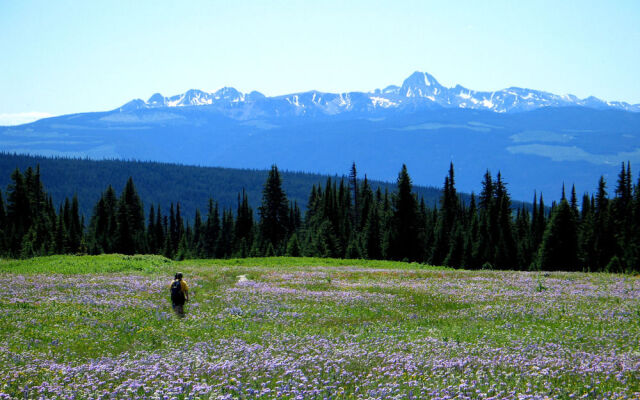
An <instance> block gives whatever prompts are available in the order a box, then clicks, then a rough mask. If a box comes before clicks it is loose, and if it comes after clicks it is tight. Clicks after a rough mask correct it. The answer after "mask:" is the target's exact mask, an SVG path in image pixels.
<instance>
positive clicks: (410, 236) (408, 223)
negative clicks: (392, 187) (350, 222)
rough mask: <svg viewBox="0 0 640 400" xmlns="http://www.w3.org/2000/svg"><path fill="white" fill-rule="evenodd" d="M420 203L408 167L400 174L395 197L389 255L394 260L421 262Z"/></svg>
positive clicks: (404, 167)
mask: <svg viewBox="0 0 640 400" xmlns="http://www.w3.org/2000/svg"><path fill="white" fill-rule="evenodd" d="M418 221H419V218H418V203H417V200H416V197H415V195H414V193H413V191H412V185H411V178H410V177H409V173H408V172H407V166H406V165H404V164H403V165H402V169H401V170H400V172H399V174H398V183H397V192H396V193H395V194H394V196H393V216H392V223H391V229H392V231H391V237H390V240H391V241H390V243H389V253H390V254H389V255H390V257H391V258H392V259H396V260H403V259H405V258H406V259H408V260H410V261H417V260H420V258H421V255H422V252H421V247H420V244H421V243H422V239H423V236H422V235H421V227H419V226H418Z"/></svg>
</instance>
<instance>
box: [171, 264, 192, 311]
mask: <svg viewBox="0 0 640 400" xmlns="http://www.w3.org/2000/svg"><path fill="white" fill-rule="evenodd" d="M187 301H189V286H188V285H187V282H185V281H184V280H183V279H182V273H180V272H178V273H176V275H175V277H174V279H173V282H171V304H172V305H173V311H174V312H175V313H176V315H177V316H178V317H180V318H183V317H184V303H185V302H187Z"/></svg>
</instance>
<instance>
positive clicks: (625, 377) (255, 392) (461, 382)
mask: <svg viewBox="0 0 640 400" xmlns="http://www.w3.org/2000/svg"><path fill="white" fill-rule="evenodd" d="M177 270H181V271H182V272H183V273H184V274H185V280H186V281H187V282H188V283H189V285H190V286H191V289H192V301H191V302H190V303H188V304H187V306H186V307H185V308H186V312H187V317H186V318H185V319H182V320H180V319H178V318H176V317H175V316H174V315H173V313H172V310H171V306H170V303H169V291H168V285H169V283H170V280H171V278H172V276H173V273H174V272H176V271H177ZM239 276H244V277H245V278H246V280H245V279H239V278H238V277H239ZM0 280H2V282H3V283H4V284H3V288H4V289H3V290H4V294H3V295H2V296H0V382H1V384H0V398H28V399H32V398H33V399H36V398H76V399H78V398H80V399H85V398H87V399H97V398H112V397H115V398H140V399H143V398H177V399H183V398H185V399H186V398H265V399H266V398H300V399H302V398H305V399H307V398H319V399H323V398H362V399H375V398H442V399H445V398H461V399H462V398H469V399H476V398H477V399H483V398H492V397H493V398H514V399H515V398H519V399H522V398H532V399H533V398H546V397H550V398H572V397H580V396H586V398H621V399H624V398H628V399H631V398H638V397H639V396H640V372H639V371H640V348H639V346H640V300H639V299H640V279H639V278H638V277H634V276H625V275H613V274H583V273H551V274H547V275H546V276H545V275H543V274H541V273H537V272H510V271H463V270H448V269H443V268H435V267H428V266H424V265H418V264H406V263H393V262H373V261H361V260H321V259H302V258H300V259H296V258H265V259H246V260H194V261H184V262H179V263H178V262H173V261H170V260H167V259H164V258H162V257H156V256H134V257H127V256H120V255H109V256H96V257H88V256H83V257H73V256H68V257H63V256H59V257H45V258H38V259H32V260H23V261H0Z"/></svg>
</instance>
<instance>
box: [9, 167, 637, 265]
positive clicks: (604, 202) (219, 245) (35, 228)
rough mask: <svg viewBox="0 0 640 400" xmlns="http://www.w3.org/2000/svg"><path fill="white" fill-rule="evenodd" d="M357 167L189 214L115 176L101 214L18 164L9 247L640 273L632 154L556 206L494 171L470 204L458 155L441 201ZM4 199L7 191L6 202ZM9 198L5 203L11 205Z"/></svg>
mask: <svg viewBox="0 0 640 400" xmlns="http://www.w3.org/2000/svg"><path fill="white" fill-rule="evenodd" d="M358 176H359V175H358V172H357V169H356V166H355V164H354V165H353V166H352V168H351V171H350V174H349V175H348V177H344V178H326V180H325V181H324V182H323V183H322V184H317V185H316V184H313V185H312V186H311V189H310V191H309V192H308V193H307V198H306V201H305V205H306V207H305V209H306V212H304V213H303V211H302V206H301V205H300V204H299V202H298V201H297V200H292V199H291V198H290V197H289V196H288V194H287V192H286V190H285V186H284V179H283V175H282V174H281V173H280V172H279V171H278V168H277V167H276V166H273V167H272V168H271V170H270V171H269V172H268V174H267V176H266V179H265V181H264V184H263V185H262V191H261V195H260V198H261V201H260V203H259V206H258V207H257V209H256V211H257V212H255V211H254V209H253V206H252V205H251V204H250V202H249V196H248V194H247V192H246V191H243V190H241V191H240V192H239V193H237V197H236V202H235V205H234V206H233V207H227V206H221V204H220V203H219V202H218V201H217V200H216V199H215V198H209V199H208V201H207V202H206V204H205V207H204V208H203V209H202V210H200V209H197V208H196V209H195V212H194V217H193V220H192V221H191V220H188V219H186V218H185V217H184V215H185V211H184V206H183V205H182V204H181V203H180V202H175V203H170V205H169V207H168V209H167V207H162V206H161V205H158V204H153V203H151V204H150V205H149V211H148V212H146V210H145V208H144V206H143V201H142V199H141V196H140V195H139V193H138V190H137V189H136V184H135V183H134V180H133V178H132V177H129V178H128V179H127V180H126V183H125V185H124V187H123V189H122V190H120V191H117V190H115V189H114V188H113V187H112V186H110V185H108V184H107V182H101V183H103V184H104V185H105V187H104V189H103V191H102V193H101V195H100V196H99V199H98V200H97V201H96V202H95V204H94V205H93V208H92V211H91V216H90V218H88V219H85V218H84V217H83V216H82V215H81V212H80V205H79V201H78V197H77V196H74V197H72V198H71V199H69V198H66V199H65V200H64V201H63V202H61V203H60V205H58V206H56V205H55V203H54V201H53V198H52V196H51V195H50V194H49V193H48V192H47V191H46V190H45V188H44V185H43V183H42V175H41V167H40V166H39V165H38V166H36V167H35V168H33V167H27V168H26V170H24V173H23V172H21V171H20V170H19V169H15V170H14V172H13V173H12V174H11V176H10V183H9V185H8V187H7V190H6V192H5V193H0V253H1V254H3V255H4V256H7V257H21V258H27V257H33V256H39V255H48V254H67V253H71V254H75V253H90V254H99V253H123V254H136V253H155V254H163V255H165V256H167V257H170V258H174V259H185V258H229V257H246V256H275V255H289V256H303V255H304V256H315V257H336V258H367V259H391V260H406V261H416V262H424V263H430V264H434V265H446V266H450V267H456V268H470V269H479V268H483V269H525V270H527V269H529V270H569V271H609V272H633V271H638V265H639V259H640V246H639V244H640V180H639V181H638V183H637V184H635V185H634V184H633V183H632V177H631V166H630V164H629V163H627V164H626V166H625V164H624V163H623V164H622V166H621V170H620V174H619V176H618V179H617V182H616V183H615V188H614V190H613V196H610V195H609V193H608V187H607V183H606V182H605V180H604V178H600V181H599V183H598V189H597V193H595V194H593V195H589V194H584V195H583V196H582V199H581V201H578V198H577V196H576V193H575V190H574V189H573V188H572V190H570V192H569V193H568V194H567V193H565V188H564V187H563V188H562V189H561V190H562V197H561V200H560V201H559V202H553V203H552V204H551V207H550V208H548V207H546V206H545V204H544V199H543V197H542V195H540V196H539V197H537V196H534V199H533V206H532V207H525V206H524V205H523V206H521V207H516V208H515V210H514V207H513V206H512V201H511V198H510V195H509V193H508V190H507V187H506V184H505V181H504V179H503V177H502V176H501V174H500V173H499V172H498V173H497V175H496V176H495V177H494V176H492V174H491V173H490V172H489V171H487V172H486V173H485V175H484V178H483V180H482V190H481V192H480V194H479V195H478V196H477V197H476V196H475V195H473V194H472V195H471V198H470V199H469V201H468V202H464V201H462V200H461V196H460V194H459V193H458V192H457V190H456V187H455V173H454V166H453V164H451V165H450V167H449V171H448V173H447V174H446V176H445V178H444V184H443V187H442V191H441V196H440V198H439V203H438V206H437V207H436V206H434V205H428V204H427V203H426V201H425V199H424V197H423V196H419V195H418V194H417V193H416V192H415V190H414V188H413V185H412V183H411V178H410V175H409V172H408V171H407V168H406V167H405V166H402V169H401V170H400V172H399V174H398V179H397V183H396V186H395V187H394V188H393V190H392V191H389V190H383V188H381V187H380V186H378V187H376V188H375V189H374V187H373V185H372V184H371V183H369V181H368V180H367V179H366V177H365V178H364V179H362V180H360V179H358ZM5 199H6V200H5ZM5 203H6V205H5Z"/></svg>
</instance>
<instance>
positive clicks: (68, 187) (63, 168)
mask: <svg viewBox="0 0 640 400" xmlns="http://www.w3.org/2000/svg"><path fill="white" fill-rule="evenodd" d="M36 165H40V171H41V174H42V176H41V179H42V181H43V182H44V183H45V185H46V187H47V192H48V193H49V194H50V195H51V196H52V197H53V203H54V204H55V205H56V206H57V205H59V204H60V203H61V202H64V199H65V198H67V197H69V198H72V197H73V196H74V195H77V196H78V202H79V207H80V208H79V210H80V215H84V216H85V218H89V216H90V215H91V213H92V212H93V205H94V204H95V203H96V202H97V201H98V199H99V198H100V195H101V194H102V192H103V191H104V190H105V187H106V185H107V184H111V185H113V188H114V189H115V190H116V192H118V193H120V192H121V191H122V189H123V188H124V184H125V182H126V181H127V179H128V178H129V177H132V178H133V180H134V182H135V183H136V188H137V190H138V194H139V195H140V197H142V199H144V206H145V212H146V213H148V212H149V210H150V206H151V204H154V205H158V204H160V206H161V207H162V208H163V209H168V208H169V206H170V204H171V203H172V202H173V203H176V202H180V205H181V206H182V213H183V214H182V217H183V218H185V220H188V221H191V222H193V219H194V217H195V210H196V208H201V209H202V208H203V207H206V205H207V202H208V200H209V198H210V197H213V198H215V199H216V201H217V202H218V204H219V206H220V207H221V208H230V207H235V205H236V202H237V197H238V193H239V192H241V191H242V190H244V191H245V193H246V194H247V196H248V197H249V199H250V201H251V202H256V201H258V200H259V199H260V198H261V196H262V185H263V184H264V182H265V180H266V179H267V175H268V174H269V171H267V170H249V169H246V170H242V169H234V168H217V167H198V166H187V165H179V164H168V163H158V162H147V161H123V160H100V161H96V160H89V159H74V158H63V157H42V156H31V155H22V154H7V153H0V171H5V172H2V173H0V188H6V187H7V185H8V184H10V183H11V180H10V175H11V172H12V171H14V170H15V169H16V168H18V169H20V170H21V171H25V170H26V169H27V168H28V167H30V166H31V167H35V166H36ZM347 167H348V166H347ZM347 167H345V170H346V169H347ZM280 173H281V176H282V181H283V182H282V184H283V188H284V190H285V191H286V192H287V197H288V198H289V199H290V200H293V201H297V202H298V204H299V205H300V207H302V209H303V210H304V208H305V207H306V204H307V198H308V196H309V191H310V190H311V187H312V186H313V185H314V184H315V185H318V184H321V183H323V182H324V181H325V180H326V179H327V176H326V175H319V174H309V173H301V172H287V171H280ZM333 178H334V179H335V177H333ZM369 183H370V184H371V186H372V187H373V188H374V190H375V189H377V188H378V187H381V188H382V190H383V191H384V190H385V189H388V190H389V191H392V190H393V187H394V184H393V183H388V182H379V181H370V182H369ZM414 190H415V192H416V193H417V194H418V196H419V197H423V198H424V199H425V202H426V203H427V204H428V205H435V204H437V203H438V199H439V198H440V189H439V188H435V187H424V186H417V187H415V188H414ZM462 198H463V200H464V201H465V202H468V201H469V195H468V194H463V197H462Z"/></svg>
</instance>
